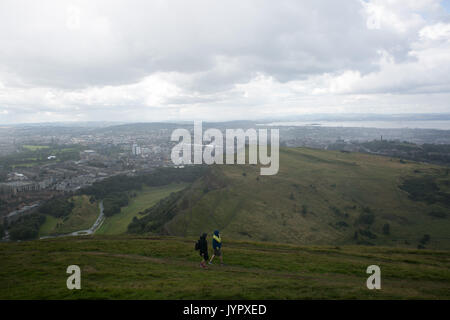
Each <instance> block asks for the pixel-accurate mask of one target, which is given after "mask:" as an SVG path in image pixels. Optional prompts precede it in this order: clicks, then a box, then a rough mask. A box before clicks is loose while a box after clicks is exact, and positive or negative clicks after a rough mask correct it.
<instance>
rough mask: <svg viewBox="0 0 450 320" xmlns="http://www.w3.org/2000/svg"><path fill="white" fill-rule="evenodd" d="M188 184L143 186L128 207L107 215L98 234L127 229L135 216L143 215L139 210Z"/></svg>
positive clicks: (113, 232)
mask: <svg viewBox="0 0 450 320" xmlns="http://www.w3.org/2000/svg"><path fill="white" fill-rule="evenodd" d="M186 186H187V184H184V183H174V184H169V185H165V186H160V187H143V189H142V190H140V191H138V192H136V197H134V198H131V199H130V203H129V204H128V205H127V206H126V207H122V208H121V210H120V213H118V214H115V215H113V216H111V217H106V219H105V221H104V222H103V224H102V225H101V227H100V228H99V229H98V230H97V231H96V234H121V233H125V232H126V231H127V227H128V225H129V224H130V222H131V221H132V220H133V218H134V217H138V218H139V217H142V216H141V215H140V214H139V212H143V211H144V210H145V209H148V208H150V207H152V206H153V205H154V204H155V203H157V202H158V201H159V200H160V199H162V198H165V197H167V196H169V195H170V194H171V193H172V192H177V191H180V190H182V189H183V188H185V187H186Z"/></svg>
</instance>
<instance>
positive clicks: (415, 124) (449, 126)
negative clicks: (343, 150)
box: [267, 120, 450, 130]
mask: <svg viewBox="0 0 450 320" xmlns="http://www.w3.org/2000/svg"><path fill="white" fill-rule="evenodd" d="M267 125H269V126H314V127H345V128H351V127H352V128H380V129H406V128H409V129H438V130H450V120H424V121H417V120H405V121H399V120H396V121H287V122H272V123H269V124H267Z"/></svg>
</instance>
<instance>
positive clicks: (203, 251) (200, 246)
mask: <svg viewBox="0 0 450 320" xmlns="http://www.w3.org/2000/svg"><path fill="white" fill-rule="evenodd" d="M206 236H207V234H206V233H203V234H202V235H201V236H200V239H199V240H198V241H197V243H196V245H195V249H196V250H199V251H200V256H201V257H202V258H203V260H202V262H200V267H202V268H203V269H208V267H207V266H206V261H208V258H209V256H208V241H206Z"/></svg>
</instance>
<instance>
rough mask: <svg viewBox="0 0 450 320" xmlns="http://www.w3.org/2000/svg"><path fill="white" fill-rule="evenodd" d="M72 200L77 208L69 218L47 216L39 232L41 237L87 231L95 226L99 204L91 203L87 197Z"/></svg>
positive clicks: (77, 197) (76, 197)
mask: <svg viewBox="0 0 450 320" xmlns="http://www.w3.org/2000/svg"><path fill="white" fill-rule="evenodd" d="M72 199H73V201H74V205H75V207H74V208H73V210H72V212H71V213H70V214H69V215H68V216H67V217H64V218H55V217H52V216H49V215H46V219H45V223H44V224H43V225H42V226H41V228H40V231H39V235H40V236H41V237H42V236H49V235H54V234H66V233H71V232H74V231H79V230H85V229H89V228H90V227H91V226H92V225H93V224H94V222H95V220H97V217H98V215H99V213H100V209H99V207H98V203H97V202H94V203H91V202H90V201H89V197H88V196H86V195H82V196H75V197H73V198H72Z"/></svg>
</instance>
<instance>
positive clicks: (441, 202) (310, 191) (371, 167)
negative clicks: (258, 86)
mask: <svg viewBox="0 0 450 320" xmlns="http://www.w3.org/2000/svg"><path fill="white" fill-rule="evenodd" d="M420 194H424V195H426V196H425V197H420V196H418V195H420ZM449 199H450V175H449V169H448V168H446V167H440V166H436V165H429V164H423V163H414V162H409V161H407V162H406V161H403V160H400V159H391V158H389V157H382V156H374V155H367V154H360V153H346V152H339V151H323V150H314V149H307V148H282V149H281V150H280V170H279V172H278V174H277V175H273V176H260V172H259V167H258V166H252V165H245V166H238V165H222V166H215V167H212V168H211V170H210V172H209V174H207V175H206V176H204V177H203V178H201V179H200V180H198V181H197V182H195V183H194V184H193V185H192V186H191V187H190V188H189V189H187V190H186V191H185V192H183V193H180V194H179V196H178V197H172V199H169V200H167V201H166V202H164V203H160V204H158V207H156V208H154V210H153V213H152V214H150V215H148V216H147V217H144V218H142V220H140V221H138V222H136V223H134V224H132V226H130V230H131V231H133V232H156V233H158V232H162V233H165V234H168V235H175V236H197V235H198V234H200V233H201V232H204V231H206V232H211V231H212V230H215V229H220V230H221V231H222V232H223V234H224V236H226V237H227V238H228V239H230V238H232V239H240V240H256V241H269V242H271V241H272V242H273V241H275V242H289V243H295V244H330V243H333V244H339V245H344V244H366V245H370V244H373V245H383V246H406V247H413V248H417V247H418V246H420V247H426V248H440V249H449V248H450V237H449V235H448V230H450V217H449V214H448V213H449V212H450V202H449Z"/></svg>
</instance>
